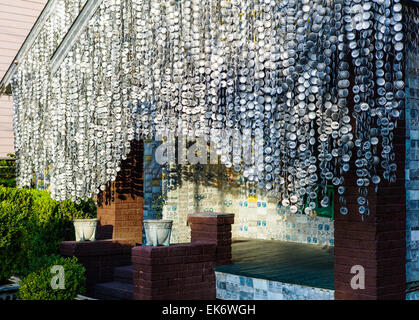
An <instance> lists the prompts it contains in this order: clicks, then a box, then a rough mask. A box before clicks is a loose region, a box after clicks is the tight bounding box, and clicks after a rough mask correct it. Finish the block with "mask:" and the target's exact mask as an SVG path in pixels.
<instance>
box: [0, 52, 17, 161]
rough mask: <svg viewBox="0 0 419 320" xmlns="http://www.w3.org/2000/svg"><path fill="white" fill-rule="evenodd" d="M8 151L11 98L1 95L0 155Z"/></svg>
mask: <svg viewBox="0 0 419 320" xmlns="http://www.w3.org/2000/svg"><path fill="white" fill-rule="evenodd" d="M0 54H1V51H0ZM8 153H14V147H13V98H12V97H11V96H8V95H3V96H1V97H0V157H6V155H7V154H8Z"/></svg>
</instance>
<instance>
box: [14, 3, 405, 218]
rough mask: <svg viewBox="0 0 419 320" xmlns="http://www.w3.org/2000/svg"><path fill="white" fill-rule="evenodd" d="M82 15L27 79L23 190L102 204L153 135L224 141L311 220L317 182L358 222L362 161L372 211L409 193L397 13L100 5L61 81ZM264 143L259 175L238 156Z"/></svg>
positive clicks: (32, 54) (22, 72) (43, 49)
mask: <svg viewBox="0 0 419 320" xmlns="http://www.w3.org/2000/svg"><path fill="white" fill-rule="evenodd" d="M75 6H76V5H75V4H74V3H73V2H72V1H69V0H58V8H59V9H57V10H56V11H55V12H54V13H52V16H51V17H50V18H49V19H48V21H47V23H46V24H45V25H44V27H43V29H42V31H41V34H40V36H39V38H38V39H37V41H36V43H35V45H34V46H33V47H32V48H31V50H30V51H29V53H28V54H27V56H26V58H25V59H24V60H23V61H21V63H20V64H19V67H18V71H17V73H16V74H15V77H14V81H13V93H14V102H15V136H16V142H15V148H16V151H17V155H18V160H17V165H18V183H19V185H20V186H21V187H23V186H28V185H30V184H31V180H32V178H33V172H35V173H36V174H37V175H38V178H45V176H46V177H48V179H44V180H45V181H47V182H46V183H48V185H49V187H50V190H51V193H52V196H53V197H54V198H55V199H58V200H60V199H61V200H62V199H66V198H73V199H78V198H84V197H90V196H92V194H95V193H96V194H97V193H99V192H100V190H104V189H105V188H106V184H107V183H108V182H109V181H114V180H115V179H116V175H117V173H118V171H119V170H120V162H121V160H123V159H126V157H127V154H128V153H129V151H130V141H131V140H133V139H146V138H153V137H154V136H155V135H156V134H158V135H164V136H168V135H170V134H175V135H179V134H182V135H186V136H188V137H194V138H195V137H208V136H211V139H212V141H214V143H215V147H216V148H217V152H218V154H220V155H222V161H223V163H224V165H225V166H226V167H228V168H233V169H234V170H235V171H236V172H239V173H241V174H242V175H243V176H244V178H245V179H246V180H247V181H250V182H253V183H255V184H256V185H258V186H259V187H260V188H264V189H266V190H269V191H270V192H272V193H273V194H275V195H276V196H277V197H278V201H280V202H281V203H282V205H284V206H290V210H291V212H297V210H298V209H297V208H298V207H299V206H301V205H302V204H303V201H309V204H310V205H309V206H308V207H307V210H308V211H309V210H310V209H313V208H314V207H315V201H314V200H315V198H316V197H317V192H316V189H317V187H318V185H319V184H320V185H322V186H324V192H323V196H322V198H321V201H320V202H321V205H322V206H328V204H329V198H328V197H327V193H326V187H327V185H328V184H333V185H335V186H336V188H337V191H338V193H339V197H338V198H339V201H340V202H341V204H342V206H341V209H340V213H341V214H347V212H348V210H347V208H346V205H345V197H344V194H345V187H344V178H343V175H344V173H346V172H348V171H349V170H350V164H349V162H350V160H351V159H352V158H355V159H354V160H355V161H354V163H355V166H356V174H357V180H356V182H357V185H358V191H359V195H358V203H359V213H360V214H367V215H368V214H369V211H368V200H367V198H368V191H367V190H368V186H369V185H370V184H374V185H376V186H378V184H379V183H380V180H382V179H386V180H389V181H390V182H394V181H395V180H396V176H395V171H396V164H395V154H394V152H393V148H392V140H393V130H394V128H395V127H396V126H397V119H398V118H399V117H400V114H401V113H402V110H403V106H404V97H405V93H404V81H403V71H404V69H403V64H404V57H403V52H404V31H403V27H404V26H403V21H402V19H403V10H404V9H403V7H402V5H401V3H400V2H399V0H333V1H332V0H299V1H297V0H153V1H149V0H132V1H131V0H129V1H128V0H109V1H103V3H102V4H101V6H100V7H99V9H98V11H97V12H96V13H95V15H94V16H93V18H92V19H91V21H90V22H89V24H88V26H87V28H86V30H85V31H84V32H83V34H82V35H81V37H80V39H79V40H78V41H77V42H76V44H75V45H74V46H73V47H72V48H71V50H70V52H69V54H68V56H67V57H66V59H65V60H64V62H63V63H62V65H61V66H60V68H59V69H58V71H57V72H56V73H55V74H52V73H51V72H50V71H49V59H50V57H51V55H52V53H53V52H54V49H55V48H56V46H57V43H58V41H57V39H60V38H61V39H62V37H63V36H64V35H65V32H66V30H68V27H69V25H70V23H71V21H72V20H71V17H72V16H71V15H72V14H74V11H77V10H78V9H80V8H79V7H77V8H76V7H75ZM349 107H351V109H350V108H349ZM352 107H353V110H352ZM217 130H220V131H223V132H231V133H233V132H236V131H238V132H240V133H241V135H235V134H231V135H230V136H228V135H227V136H225V135H224V136H217V132H218V131H217ZM244 132H247V133H249V134H243V133H244ZM252 144H253V145H256V144H259V145H260V144H262V146H263V148H262V149H261V150H259V152H254V153H253V157H254V162H253V163H244V162H243V161H242V159H241V157H240V156H239V154H237V153H236V154H235V153H234V152H233V154H231V153H232V152H231V151H232V150H233V148H232V146H233V145H239V146H242V147H243V148H245V147H248V146H249V145H252ZM379 167H381V168H382V169H383V173H382V175H381V176H380V175H379V174H378V173H377V171H378V168H379ZM303 199H308V200H303ZM308 211H307V212H306V213H308Z"/></svg>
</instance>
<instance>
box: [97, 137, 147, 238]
mask: <svg viewBox="0 0 419 320" xmlns="http://www.w3.org/2000/svg"><path fill="white" fill-rule="evenodd" d="M143 154H144V148H143V142H142V141H136V140H134V141H132V142H131V152H130V153H129V155H128V157H127V159H126V160H123V161H121V165H120V167H121V170H120V171H119V172H118V175H117V179H116V181H114V182H112V183H110V184H109V185H108V187H107V189H106V190H105V191H104V192H102V193H100V195H99V197H98V210H97V217H98V219H99V223H100V226H99V228H98V239H116V240H125V241H126V242H127V243H130V244H132V245H135V244H137V243H141V242H142V223H143V205H144V194H143Z"/></svg>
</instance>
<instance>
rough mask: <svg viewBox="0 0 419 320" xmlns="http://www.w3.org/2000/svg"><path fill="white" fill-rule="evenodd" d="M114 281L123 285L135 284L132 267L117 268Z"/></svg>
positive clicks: (114, 272)
mask: <svg viewBox="0 0 419 320" xmlns="http://www.w3.org/2000/svg"><path fill="white" fill-rule="evenodd" d="M113 280H114V281H116V282H122V283H128V284H132V283H133V271H132V265H131V266H123V267H116V268H115V269H114V271H113Z"/></svg>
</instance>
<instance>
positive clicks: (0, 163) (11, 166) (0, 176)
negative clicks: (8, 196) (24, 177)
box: [0, 153, 16, 188]
mask: <svg viewBox="0 0 419 320" xmlns="http://www.w3.org/2000/svg"><path fill="white" fill-rule="evenodd" d="M7 156H8V157H9V158H16V156H15V155H13V154H10V153H9V154H8V155H7ZM0 185H2V186H5V187H9V188H11V187H16V162H15V160H0Z"/></svg>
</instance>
